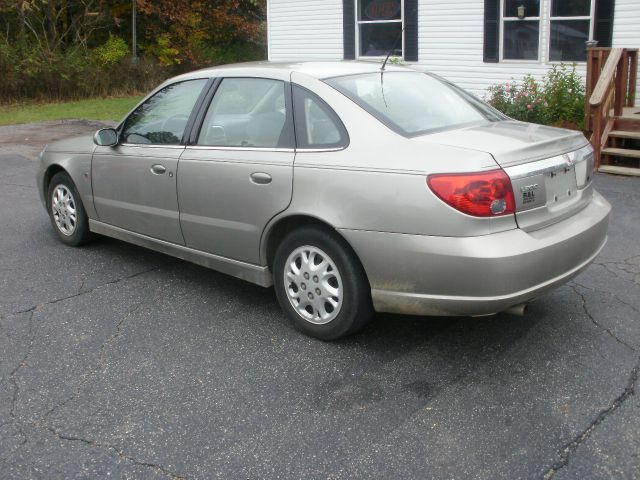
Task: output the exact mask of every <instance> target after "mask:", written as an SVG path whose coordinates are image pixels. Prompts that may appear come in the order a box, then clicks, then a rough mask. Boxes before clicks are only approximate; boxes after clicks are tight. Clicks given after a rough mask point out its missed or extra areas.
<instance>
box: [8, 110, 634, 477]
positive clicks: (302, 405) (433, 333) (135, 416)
mask: <svg viewBox="0 0 640 480" xmlns="http://www.w3.org/2000/svg"><path fill="white" fill-rule="evenodd" d="M95 128H96V125H95V124H87V123H84V122H75V123H73V122H67V123H65V124H63V123H60V122H49V123H46V124H38V125H35V126H33V125H32V126H22V127H1V128H0V478H1V479H3V480H10V479H40V478H42V479H86V478H114V479H120V478H122V479H154V478H158V479H165V478H171V479H178V478H184V479H215V478H220V479H414V478H415V479H428V478H438V479H440V478H447V479H467V478H468V479H496V478H504V479H510V480H512V479H536V478H537V479H543V478H545V479H549V478H555V479H558V480H559V479H592V478H593V479H609V478H620V479H640V395H639V394H638V376H639V370H640V178H628V177H616V176H607V175H602V174H599V175H598V176H597V177H596V179H595V182H596V186H597V188H598V190H599V191H600V192H601V193H602V194H603V195H604V196H605V197H606V198H607V199H608V200H609V201H610V202H611V203H612V204H613V213H612V218H611V227H610V236H609V243H608V245H607V246H606V248H605V250H604V251H603V252H602V254H601V255H600V257H599V258H598V259H597V261H596V263H595V264H593V265H592V266H591V267H590V268H588V269H587V270H586V271H585V272H584V273H582V274H581V275H580V276H578V277H576V279H575V280H574V281H573V282H571V283H569V284H568V285H566V286H563V287H561V288H559V289H557V290H555V291H554V292H552V293H550V294H547V295H545V296H544V297H542V298H540V299H538V300H537V301H535V302H534V303H532V304H531V306H530V310H529V313H528V315H527V316H525V317H514V316H509V315H506V314H501V315H496V316H494V317H487V318H479V319H466V318H454V319H450V318H418V317H403V316H393V315H378V316H377V317H376V319H375V321H374V322H373V323H372V324H371V325H370V326H369V327H367V328H366V329H365V330H364V331H363V332H362V333H360V334H358V335H356V336H353V337H350V338H348V339H344V340H342V341H338V342H333V343H325V342H321V341H318V340H314V339H310V338H308V337H305V336H303V335H302V334H300V333H298V332H297V331H296V330H295V329H294V328H293V327H292V326H291V325H290V323H289V322H288V320H287V319H286V318H285V316H284V315H283V314H282V312H281V311H280V309H279V307H278V305H277V303H276V299H275V295H274V292H273V290H272V289H263V288H260V287H257V286H253V285H250V284H247V283H244V282H242V281H240V280H237V279H234V278H231V277H228V276H226V275H223V274H220V273H217V272H213V271H209V270H206V269H204V268H201V267H198V266H195V265H191V264H189V263H186V262H184V261H181V260H177V259H174V258H171V257H167V256H164V255H161V254H158V253H154V252H151V251H147V250H144V249H142V248H139V247H135V246H132V245H128V244H125V243H123V242H119V241H116V240H110V239H106V238H101V239H98V240H97V241H96V242H95V243H93V244H91V245H89V246H86V247H83V248H72V247H67V246H65V245H63V244H62V243H61V242H59V241H58V240H57V239H56V237H55V235H54V232H53V230H52V227H51V225H50V223H49V220H48V217H47V216H46V213H45V211H44V209H43V207H42V205H41V204H40V202H39V200H38V194H37V191H36V188H35V182H34V172H35V170H36V163H35V161H34V157H35V154H36V153H37V150H38V149H39V148H40V146H41V143H45V142H46V141H50V140H51V139H53V138H57V137H62V136H66V135H71V134H77V133H79V132H82V131H92V130H94V129H95ZM34 132H35V133H34ZM36 134H37V135H38V137H37V138H36V140H33V138H34V137H33V136H34V135H36ZM28 135H30V137H29V136H28ZM25 138H26V140H25ZM30 138H31V140H29V139H30ZM39 142H40V143H39ZM523 275H526V272H523ZM478 281H486V279H478Z"/></svg>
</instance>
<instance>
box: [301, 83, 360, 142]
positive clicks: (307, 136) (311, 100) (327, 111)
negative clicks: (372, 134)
mask: <svg viewBox="0 0 640 480" xmlns="http://www.w3.org/2000/svg"><path fill="white" fill-rule="evenodd" d="M293 105H294V107H293V108H294V109H295V119H296V137H297V143H298V147H299V148H319V149H322V148H343V147H346V146H347V144H348V143H349V137H348V135H347V131H346V129H345V128H344V125H343V124H342V122H341V121H340V119H339V118H338V115H337V114H336V113H335V112H334V111H333V110H332V109H331V107H329V105H327V104H326V103H325V102H324V101H323V100H321V99H320V98H319V97H318V96H317V95H315V94H313V93H311V92H310V91H308V90H307V89H304V88H301V87H298V86H294V87H293Z"/></svg>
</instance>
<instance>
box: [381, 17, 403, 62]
mask: <svg viewBox="0 0 640 480" xmlns="http://www.w3.org/2000/svg"><path fill="white" fill-rule="evenodd" d="M402 32H404V25H403V26H402V29H401V30H400V33H398V36H397V37H396V39H395V40H394V42H393V45H392V46H391V48H390V49H389V53H387V57H386V58H385V59H384V62H382V67H380V71H381V72H384V67H386V66H387V61H388V60H389V57H390V56H391V54H392V53H393V51H394V50H395V49H396V47H397V46H398V40H400V39H401V38H402Z"/></svg>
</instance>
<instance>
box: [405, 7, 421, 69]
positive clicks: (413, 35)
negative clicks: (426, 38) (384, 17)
mask: <svg viewBox="0 0 640 480" xmlns="http://www.w3.org/2000/svg"><path fill="white" fill-rule="evenodd" d="M403 53H404V59H405V60H406V61H407V62H417V61H418V0H404V52H403Z"/></svg>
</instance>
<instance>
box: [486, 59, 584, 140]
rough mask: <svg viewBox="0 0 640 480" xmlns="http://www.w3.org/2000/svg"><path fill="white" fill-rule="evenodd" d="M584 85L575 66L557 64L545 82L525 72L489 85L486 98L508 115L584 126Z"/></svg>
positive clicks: (523, 119) (542, 122) (535, 121)
mask: <svg viewBox="0 0 640 480" xmlns="http://www.w3.org/2000/svg"><path fill="white" fill-rule="evenodd" d="M584 91H585V89H584V85H583V83H582V79H581V78H580V76H579V75H578V74H577V73H576V69H575V65H573V66H571V67H569V66H568V65H565V64H560V65H554V66H553V68H552V69H551V70H549V72H548V73H547V74H546V75H545V77H544V79H543V81H542V82H538V81H536V79H535V78H533V77H532V76H531V75H526V76H525V77H524V78H523V79H522V81H521V82H520V83H518V82H516V81H515V80H512V81H510V82H507V83H505V84H499V85H493V86H491V87H489V89H488V91H487V95H486V96H485V101H487V102H488V103H489V104H490V105H492V106H493V107H495V108H497V109H498V110H500V111H501V112H502V113H504V114H505V115H507V116H509V117H511V118H513V119H515V120H521V121H523V122H532V123H541V124H543V125H554V126H560V127H567V128H575V129H582V127H583V122H584V101H585V93H584Z"/></svg>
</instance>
